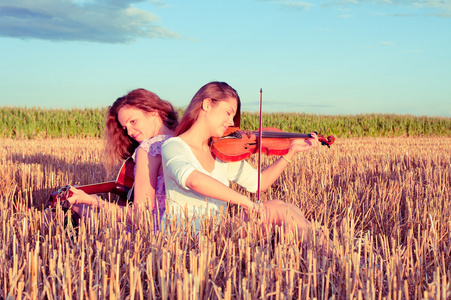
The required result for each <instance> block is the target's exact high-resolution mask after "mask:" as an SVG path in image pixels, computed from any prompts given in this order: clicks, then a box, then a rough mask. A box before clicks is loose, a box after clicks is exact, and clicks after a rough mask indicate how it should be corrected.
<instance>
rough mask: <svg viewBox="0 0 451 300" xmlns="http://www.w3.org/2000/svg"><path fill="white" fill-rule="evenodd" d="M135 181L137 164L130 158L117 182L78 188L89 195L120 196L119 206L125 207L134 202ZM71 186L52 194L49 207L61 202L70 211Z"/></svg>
mask: <svg viewBox="0 0 451 300" xmlns="http://www.w3.org/2000/svg"><path fill="white" fill-rule="evenodd" d="M134 181H135V162H134V161H133V159H132V158H131V157H129V158H128V159H127V160H126V161H125V162H124V163H123V164H122V167H121V170H120V171H119V174H118V175H117V178H116V180H115V181H107V182H101V183H95V184H88V185H82V186H77V187H76V188H77V189H79V190H82V191H84V192H85V193H87V194H97V193H113V194H116V195H119V197H120V199H119V201H118V202H119V204H122V205H125V204H126V203H127V202H128V201H132V200H133V199H132V195H131V194H132V191H133V184H134ZM72 194H73V193H72V192H71V191H70V186H69V185H66V186H64V187H62V188H60V189H59V190H58V191H56V192H53V193H51V194H50V197H49V201H48V202H47V203H48V205H47V206H48V207H51V208H55V207H56V204H57V203H58V201H61V206H62V207H63V209H69V207H70V204H69V201H67V198H69V197H70V196H72Z"/></svg>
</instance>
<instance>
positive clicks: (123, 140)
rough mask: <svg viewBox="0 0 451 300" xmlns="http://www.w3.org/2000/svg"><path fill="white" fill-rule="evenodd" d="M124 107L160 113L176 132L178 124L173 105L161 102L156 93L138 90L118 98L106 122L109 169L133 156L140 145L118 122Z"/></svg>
mask: <svg viewBox="0 0 451 300" xmlns="http://www.w3.org/2000/svg"><path fill="white" fill-rule="evenodd" d="M123 107H133V108H137V109H140V110H142V111H144V112H154V111H156V112H158V114H159V116H160V117H161V120H162V121H163V123H164V125H166V127H168V128H169V129H171V130H174V129H175V128H176V127H177V124H178V114H177V111H176V110H175V109H174V107H173V106H172V104H171V103H169V102H168V101H165V100H161V99H160V97H158V96H157V95H156V94H155V93H152V92H150V91H148V90H145V89H136V90H133V91H131V92H129V93H128V94H127V95H125V96H123V97H120V98H118V99H117V100H116V101H115V102H114V103H113V105H111V106H110V107H109V108H108V112H107V114H106V121H105V123H106V124H105V125H106V126H105V135H104V140H105V156H104V158H105V162H104V163H105V166H106V167H107V169H110V168H111V167H113V166H115V165H116V164H117V163H118V162H119V161H120V160H122V159H126V158H127V157H129V156H131V155H132V154H133V152H134V151H135V149H136V148H137V147H138V146H139V143H138V142H136V141H135V140H134V139H132V138H131V137H130V136H128V134H127V130H126V129H124V128H122V126H121V124H120V123H119V121H118V113H119V110H120V109H121V108H123Z"/></svg>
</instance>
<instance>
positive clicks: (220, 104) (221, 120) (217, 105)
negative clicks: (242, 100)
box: [208, 98, 237, 137]
mask: <svg viewBox="0 0 451 300" xmlns="http://www.w3.org/2000/svg"><path fill="white" fill-rule="evenodd" d="M211 104H212V105H211V109H210V111H209V114H208V122H209V125H210V128H211V130H212V137H221V136H223V135H224V133H225V132H226V130H227V128H229V127H230V126H233V125H234V121H233V118H234V117H235V114H236V110H237V102H236V99H234V98H228V99H226V100H223V101H216V102H211Z"/></svg>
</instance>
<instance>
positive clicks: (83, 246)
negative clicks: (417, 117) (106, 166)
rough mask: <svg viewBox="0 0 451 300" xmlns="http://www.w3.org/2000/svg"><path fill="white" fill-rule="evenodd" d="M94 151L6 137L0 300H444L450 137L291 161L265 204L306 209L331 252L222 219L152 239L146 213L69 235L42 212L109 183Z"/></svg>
mask: <svg viewBox="0 0 451 300" xmlns="http://www.w3.org/2000/svg"><path fill="white" fill-rule="evenodd" d="M101 147H102V144H101V141H98V140H82V139H81V140H62V141H61V140H32V141H16V140H9V139H6V140H2V141H1V146H0V153H1V156H0V157H1V160H0V178H2V180H1V182H0V197H1V201H0V225H1V229H0V259H1V261H2V262H4V263H3V266H2V267H0V298H7V297H14V298H19V297H20V298H32V299H43V298H47V299H55V298H59V297H60V295H65V297H67V298H73V299H87V298H89V299H98V298H124V299H144V298H146V299H147V298H150V299H155V298H157V299H158V298H165V299H166V298H170V299H180V298H196V299H209V298H218V299H232V298H234V299H235V298H249V297H250V298H264V297H268V298H271V299H306V298H318V299H321V298H330V297H334V298H336V299H349V298H359V299H361V298H365V299H382V298H387V299H388V298H393V299H394V298H396V299H399V298H401V299H402V298H403V299H420V298H423V297H425V298H434V299H447V298H449V297H451V292H450V290H451V287H450V282H451V272H450V266H451V259H450V257H451V218H450V214H451V207H450V206H451V201H450V195H451V190H450V187H451V139H449V138H405V139H388V138H377V139H371V138H367V139H347V140H341V141H340V140H339V141H337V142H336V144H334V145H333V147H332V148H331V149H324V148H321V149H318V151H311V152H309V153H305V154H302V155H299V156H298V157H297V158H296V159H295V162H294V163H292V164H290V166H289V168H288V169H287V170H286V172H285V173H284V175H283V176H282V177H281V178H280V180H278V181H277V182H276V183H275V184H274V186H273V188H272V189H270V190H269V191H268V192H266V193H264V194H263V195H262V198H263V200H266V199H272V198H279V199H284V200H285V201H288V202H292V203H295V204H296V205H298V206H299V207H301V209H302V210H303V211H304V212H305V214H306V216H307V218H308V219H310V220H312V221H314V224H315V226H316V227H318V228H321V229H322V230H323V231H324V232H325V233H326V234H327V235H328V236H330V237H331V240H332V243H333V244H334V249H333V250H332V251H331V253H327V252H325V251H321V250H319V247H318V246H319V245H318V244H317V241H316V239H315V236H314V235H310V236H308V237H307V242H306V243H305V244H303V243H302V242H301V241H299V240H298V238H297V235H296V234H295V233H292V232H284V231H283V230H281V228H267V229H266V230H269V232H271V233H272V234H271V235H269V236H268V235H266V236H265V235H264V234H263V231H262V225H261V224H260V222H259V221H258V220H256V221H255V222H250V223H247V224H242V223H240V222H234V221H233V220H234V219H232V218H230V217H229V215H228V214H225V215H224V216H221V218H222V220H223V222H221V225H220V226H218V227H216V226H215V225H214V224H216V223H217V222H218V221H219V220H217V219H215V218H205V219H204V221H203V225H204V226H203V229H202V230H201V232H200V233H199V234H196V233H195V232H194V231H193V228H192V226H191V224H190V221H189V220H175V219H173V220H172V221H171V222H170V223H168V224H167V228H168V230H170V233H168V232H165V233H162V232H157V233H155V232H154V231H153V226H152V220H151V218H150V215H149V214H148V213H147V214H145V215H142V216H136V217H137V222H138V228H139V230H136V231H133V232H132V233H127V232H126V230H125V226H124V222H120V223H119V224H118V223H117V222H114V221H113V220H115V219H117V215H116V212H114V211H104V210H102V211H100V212H99V213H98V214H97V216H96V218H90V219H88V220H85V221H84V222H83V223H82V224H81V226H80V227H79V228H78V229H77V230H75V229H74V228H73V227H72V226H71V225H70V224H69V225H67V226H65V224H64V215H63V212H62V211H61V209H58V210H57V216H56V218H47V217H46V216H45V215H43V214H42V205H43V204H44V203H45V201H46V200H47V196H48V194H49V193H50V192H52V191H54V190H56V189H57V188H59V187H61V186H63V185H65V184H87V183H93V182H101V181H104V180H105V179H106V178H105V172H104V171H103V168H102V167H101V164H100V154H101ZM272 159H273V158H265V160H264V164H269V163H270V161H272ZM253 163H255V162H254V161H253ZM237 189H238V188H237ZM24 205H25V206H32V209H31V210H28V211H27V210H23V209H21V207H22V206H24ZM216 218H217V217H216Z"/></svg>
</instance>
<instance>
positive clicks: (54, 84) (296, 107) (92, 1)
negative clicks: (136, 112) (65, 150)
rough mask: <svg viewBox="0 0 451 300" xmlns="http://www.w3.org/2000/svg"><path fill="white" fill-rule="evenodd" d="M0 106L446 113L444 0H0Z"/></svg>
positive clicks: (449, 13)
mask: <svg viewBox="0 0 451 300" xmlns="http://www.w3.org/2000/svg"><path fill="white" fill-rule="evenodd" d="M0 53H1V59H0V76H1V77H0V79H1V80H0V106H27V107H45V108H70V107H81V108H84V107H105V106H108V105H110V104H111V103H112V102H113V101H114V100H115V99H116V98H118V97H120V96H122V95H124V94H125V93H127V92H128V91H130V90H132V89H134V88H146V89H149V90H151V91H153V92H155V93H157V94H158V95H159V96H160V97H161V98H163V99H166V100H169V101H171V102H172V103H173V104H174V105H175V106H186V105H187V104H188V102H189V101H190V99H191V98H192V96H193V95H194V93H195V92H196V91H197V90H198V89H199V88H200V87H201V86H202V85H204V84H205V83H207V82H210V81H213V80H220V81H226V82H228V83H229V84H230V85H231V86H232V87H234V88H235V89H236V90H237V91H238V93H239V94H240V97H241V99H242V103H243V109H244V110H248V111H257V110H258V101H259V91H260V88H262V89H263V110H264V111H271V112H274V111H279V112H290V111H295V112H306V113H315V114H325V115H348V114H361V113H396V114H411V115H418V116H420V115H427V116H443V117H451V0H417V1H406V0H374V1H365V0H349V1H345V0H330V1H327V0H326V1H277V0H275V1H269V0H267V1H264V0H203V1H201V0H190V1H186V0H185V1H172V0H168V1H166V0H157V1H134V0H102V1H99V0H0Z"/></svg>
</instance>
